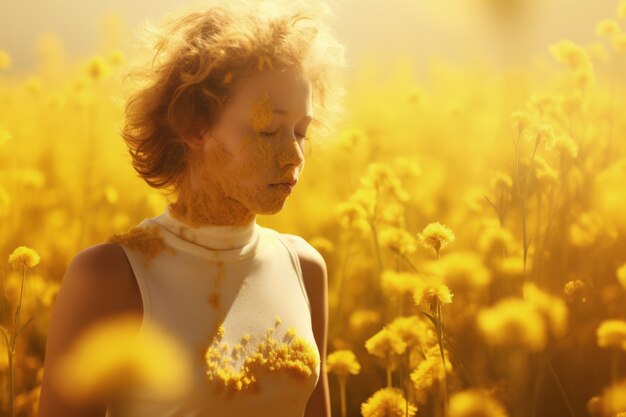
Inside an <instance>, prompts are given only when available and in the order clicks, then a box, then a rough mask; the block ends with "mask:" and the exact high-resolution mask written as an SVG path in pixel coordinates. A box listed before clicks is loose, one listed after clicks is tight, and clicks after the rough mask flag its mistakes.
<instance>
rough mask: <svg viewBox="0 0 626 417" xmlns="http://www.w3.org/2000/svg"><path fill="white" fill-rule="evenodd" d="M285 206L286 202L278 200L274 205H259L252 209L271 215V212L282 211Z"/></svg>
mask: <svg viewBox="0 0 626 417" xmlns="http://www.w3.org/2000/svg"><path fill="white" fill-rule="evenodd" d="M283 207H285V202H284V201H282V202H278V201H277V202H276V203H275V204H272V205H268V204H265V205H257V206H256V207H253V208H251V210H252V211H253V212H255V213H256V214H261V215H269V214H276V213H278V212H280V211H281V210H282V209H283Z"/></svg>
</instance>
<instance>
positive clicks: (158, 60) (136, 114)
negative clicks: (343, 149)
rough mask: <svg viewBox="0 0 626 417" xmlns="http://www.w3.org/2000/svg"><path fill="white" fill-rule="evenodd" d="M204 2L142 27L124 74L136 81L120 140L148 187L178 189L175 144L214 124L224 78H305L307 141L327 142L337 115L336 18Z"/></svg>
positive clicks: (293, 5) (254, 4) (183, 163)
mask: <svg viewBox="0 0 626 417" xmlns="http://www.w3.org/2000/svg"><path fill="white" fill-rule="evenodd" d="M206 3H207V2H203V6H202V7H201V8H198V7H194V8H192V9H187V10H185V11H184V12H182V13H178V14H173V15H172V14H170V15H169V16H168V17H167V18H166V19H165V21H164V22H163V24H162V25H160V26H159V27H156V26H154V25H152V24H151V23H150V22H146V23H145V27H142V28H141V30H140V32H139V35H138V38H139V41H140V42H138V43H137V44H138V45H140V47H141V48H143V49H139V51H138V52H137V53H135V54H134V57H135V60H136V62H135V63H133V64H129V65H128V66H127V67H126V70H125V73H124V76H123V78H124V80H128V79H130V80H132V81H135V82H134V83H133V86H132V87H131V92H130V94H129V97H128V99H127V101H126V104H125V108H124V116H125V117H124V122H123V125H122V127H121V132H120V134H121V136H122V137H123V139H124V141H125V142H126V145H127V147H128V151H129V153H130V156H131V160H132V165H133V168H134V169H135V171H136V172H137V173H138V174H139V176H140V177H141V178H143V180H144V181H145V182H146V183H147V184H148V185H149V186H151V187H153V188H156V189H164V190H168V189H174V191H175V190H176V189H178V188H179V186H180V184H181V181H183V180H184V179H185V178H186V176H187V174H188V169H189V148H188V145H187V144H186V143H185V142H184V141H183V140H182V139H181V138H182V137H184V136H185V135H189V134H198V133H200V132H202V131H203V129H206V128H209V127H211V126H212V125H213V124H214V123H216V122H217V120H218V118H219V116H220V110H221V109H223V107H224V105H225V103H226V102H227V101H228V97H229V93H230V92H231V89H230V88H231V85H232V83H231V82H230V80H232V79H233V78H238V77H246V76H248V75H251V74H252V73H253V72H254V71H259V70H262V69H263V67H264V66H265V65H267V66H268V67H271V69H272V70H278V69H296V70H301V71H303V72H304V73H305V74H306V75H307V76H308V78H309V80H310V82H311V87H312V100H313V103H312V104H313V108H314V109H315V113H316V114H315V119H314V120H313V122H312V123H311V126H310V127H309V133H308V135H307V136H308V137H309V139H311V141H312V142H317V143H322V142H325V141H327V140H328V139H330V138H331V136H332V135H333V132H334V130H335V128H336V126H337V124H338V123H339V121H340V120H341V117H342V115H343V99H344V97H345V89H344V86H343V79H342V77H343V73H342V70H343V69H344V68H345V65H346V64H345V56H344V46H343V45H342V44H341V43H340V42H339V41H337V39H336V38H335V37H334V36H333V34H332V31H331V29H330V25H329V19H328V18H329V17H334V14H333V13H332V11H331V10H330V8H329V6H328V5H327V4H326V3H324V2H323V1H321V0H320V1H319V2H318V1H309V0H307V1H306V2H300V1H293V0H290V1H288V2H280V1H279V0H240V1H224V0H222V1H216V0H212V1H209V2H208V3H209V4H208V5H207V4H206ZM144 29H145V30H144ZM146 54H147V55H146ZM146 60H147V62H146Z"/></svg>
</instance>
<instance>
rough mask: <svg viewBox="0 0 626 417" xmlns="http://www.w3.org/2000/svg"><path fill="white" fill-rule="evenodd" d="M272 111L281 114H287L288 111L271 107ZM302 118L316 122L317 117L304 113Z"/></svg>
mask: <svg viewBox="0 0 626 417" xmlns="http://www.w3.org/2000/svg"><path fill="white" fill-rule="evenodd" d="M272 112H273V113H277V114H282V115H284V116H289V112H288V111H287V110H284V109H272ZM304 118H305V119H306V120H310V121H314V122H315V123H317V122H318V121H317V119H316V118H315V117H313V116H311V115H310V114H307V115H305V116H304Z"/></svg>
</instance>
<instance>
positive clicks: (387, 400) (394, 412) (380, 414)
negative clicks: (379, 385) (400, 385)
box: [361, 388, 417, 417]
mask: <svg viewBox="0 0 626 417" xmlns="http://www.w3.org/2000/svg"><path fill="white" fill-rule="evenodd" d="M407 406H408V408H407ZM406 410H408V415H409V416H414V415H415V412H416V411H417V407H416V406H415V405H413V404H411V403H409V404H407V400H406V399H405V398H404V395H402V391H400V390H399V389H397V388H383V389H380V390H378V391H376V392H375V393H374V394H372V396H371V397H369V398H368V399H367V401H365V402H364V403H363V404H361V414H362V415H363V417H403V416H406V415H407V414H406V413H407V411H406Z"/></svg>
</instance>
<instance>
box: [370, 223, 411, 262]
mask: <svg viewBox="0 0 626 417" xmlns="http://www.w3.org/2000/svg"><path fill="white" fill-rule="evenodd" d="M378 242H379V243H380V246H382V247H384V248H388V249H390V250H392V251H394V252H397V253H399V254H400V255H404V254H407V253H413V252H415V250H416V249H417V246H416V244H415V238H414V237H413V235H412V234H411V233H409V232H407V231H406V230H405V229H403V228H400V227H394V226H387V227H384V228H382V229H381V230H380V233H379V234H378Z"/></svg>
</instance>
